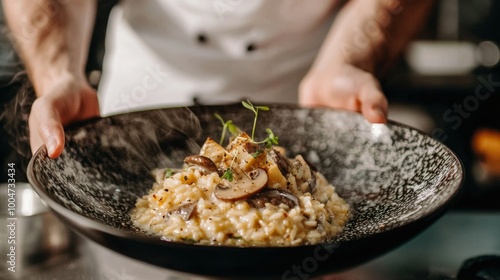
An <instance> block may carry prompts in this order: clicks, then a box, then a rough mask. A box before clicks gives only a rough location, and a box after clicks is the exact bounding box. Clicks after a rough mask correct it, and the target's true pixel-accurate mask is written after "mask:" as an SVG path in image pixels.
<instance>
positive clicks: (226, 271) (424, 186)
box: [28, 104, 463, 279]
mask: <svg viewBox="0 0 500 280" xmlns="http://www.w3.org/2000/svg"><path fill="white" fill-rule="evenodd" d="M270 107H271V110H270V111H267V112H265V111H261V113H260V114H259V119H258V125H257V126H258V129H257V131H258V132H259V133H257V136H256V138H257V139H260V138H263V137H265V131H264V130H265V128H267V127H270V128H272V130H273V131H274V133H275V134H276V135H278V136H279V142H280V145H281V146H284V147H287V149H288V152H289V153H290V155H296V154H302V155H304V156H305V158H306V159H308V160H309V161H310V162H311V163H313V164H314V165H315V166H316V167H317V168H318V169H319V171H321V172H322V173H323V174H324V175H325V176H326V177H327V178H328V179H329V180H330V182H332V183H333V185H335V186H336V188H337V191H338V192H339V194H340V196H342V197H343V198H345V199H346V200H347V201H348V203H349V204H350V205H351V207H352V218H351V219H350V221H349V222H348V224H347V225H346V228H345V230H344V231H343V232H342V233H341V234H340V235H339V236H338V237H337V238H336V239H335V240H333V241H332V242H330V243H325V244H320V245H316V246H298V247H247V248H240V247H224V246H201V245H193V244H184V243H176V242H166V241H162V240H160V238H158V237H153V236H149V235H147V234H145V233H143V232H141V231H139V230H138V229H137V228H135V227H134V226H132V224H131V221H130V217H129V212H130V210H131V209H132V208H133V207H134V204H135V202H136V199H137V198H139V197H141V196H142V195H144V194H146V193H147V192H148V190H149V189H150V188H151V187H152V184H153V181H154V179H153V177H152V176H151V175H150V171H151V170H153V169H154V168H161V167H171V166H180V165H181V163H182V160H183V159H184V157H185V156H187V155H191V154H195V153H198V152H199V147H200V145H201V144H202V143H203V142H204V140H205V139H206V137H207V136H211V137H213V138H216V139H218V137H220V135H221V124H220V122H219V121H218V120H217V119H215V117H214V113H218V114H219V115H221V116H222V117H223V118H224V119H225V120H232V121H233V122H234V123H235V124H237V125H238V126H239V127H240V128H242V129H244V130H246V131H251V126H252V122H253V113H252V112H250V111H249V110H247V109H244V108H243V107H242V106H241V104H235V105H227V106H200V107H189V108H174V109H162V110H153V111H146V112H138V113H129V114H123V115H118V116H113V117H109V118H103V119H95V120H91V121H88V122H85V123H81V124H78V125H74V126H72V127H69V128H68V129H67V134H66V148H65V151H64V152H63V154H62V155H61V156H60V157H59V158H57V159H55V160H54V159H50V158H48V156H47V152H46V148H45V147H42V148H40V149H39V150H38V151H37V152H36V154H35V155H34V157H33V158H32V160H31V162H30V165H29V168H28V176H29V180H30V183H31V184H32V185H33V187H34V188H35V190H36V191H37V192H38V194H39V195H40V196H41V197H42V198H43V199H44V200H45V201H46V202H47V204H48V206H49V207H50V208H52V209H53V210H54V211H55V212H56V213H57V215H58V216H59V217H60V218H61V219H62V220H63V221H64V222H66V223H67V224H68V225H70V226H71V227H72V228H73V229H74V230H76V231H77V232H79V233H81V234H82V235H84V236H86V237H88V238H90V239H91V240H93V241H95V242H97V243H99V244H102V245H104V246H105V247H108V248H110V249H112V250H115V251H117V252H119V253H122V254H124V255H127V256H129V257H132V258H135V259H137V260H141V261H144V262H147V263H150V264H154V265H157V266H160V267H164V268H169V269H174V270H179V271H185V272H190V273H196V274H204V275H212V276H226V277H240V276H246V277H250V278H252V277H264V276H267V277H282V278H283V279H297V278H299V279H302V278H303V277H304V276H308V275H318V274H323V273H327V272H332V271H338V270H341V269H345V268H347V267H351V266H354V265H357V264H360V263H362V262H364V261H367V260H369V259H372V258H374V257H376V256H378V255H381V254H382V253H384V252H387V251H389V250H391V249H393V248H394V247H396V246H398V245H400V244H401V243H403V242H405V241H407V240H408V239H410V238H411V237H413V236H414V235H416V234H418V233H419V232H420V231H422V230H423V229H424V228H426V227H427V226H428V225H430V224H431V223H432V222H433V221H434V220H436V219H437V218H438V217H439V216H440V215H441V214H442V213H443V212H444V211H445V210H446V209H447V208H448V207H449V206H450V202H451V201H452V200H453V198H455V197H456V196H457V193H458V192H459V189H460V185H461V183H462V178H463V170H462V166H461V163H460V161H459V159H458V158H457V157H456V156H455V155H454V154H453V153H452V152H451V151H450V150H449V149H448V148H446V147H445V146H444V145H442V144H440V143H439V142H437V141H435V140H433V139H432V138H430V137H428V136H426V135H424V134H422V133H420V132H419V131H417V130H414V129H412V128H409V127H406V126H403V125H400V124H396V123H393V122H389V123H388V124H386V125H383V124H370V123H368V122H366V121H365V120H364V119H363V118H362V117H361V116H360V115H358V114H356V113H351V112H346V111H337V110H329V109H304V108H299V107H296V106H293V105H273V106H270ZM301 274H302V275H301ZM294 277H296V278H294ZM301 277H302V278H301Z"/></svg>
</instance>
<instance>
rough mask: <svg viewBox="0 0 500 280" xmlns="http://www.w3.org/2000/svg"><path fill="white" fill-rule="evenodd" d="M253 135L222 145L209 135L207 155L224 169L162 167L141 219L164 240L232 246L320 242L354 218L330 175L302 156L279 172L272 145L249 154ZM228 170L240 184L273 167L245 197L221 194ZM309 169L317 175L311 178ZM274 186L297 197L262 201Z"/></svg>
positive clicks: (135, 216)
mask: <svg viewBox="0 0 500 280" xmlns="http://www.w3.org/2000/svg"><path fill="white" fill-rule="evenodd" d="M249 141H250V140H249V138H248V137H247V136H246V135H242V136H240V137H238V138H237V139H235V140H234V141H233V142H232V143H231V145H229V146H228V147H227V148H226V149H223V148H219V147H220V146H219V147H217V146H218V144H215V142H213V140H211V139H208V140H207V142H206V143H205V145H204V147H203V148H202V150H201V152H200V155H203V156H205V157H207V158H210V159H211V160H212V161H213V162H214V163H215V164H216V166H217V167H218V168H219V172H207V170H205V169H200V168H197V166H189V167H188V166H185V167H184V168H183V169H182V170H175V172H173V173H172V174H171V172H170V170H169V169H167V170H157V171H156V174H155V175H156V182H155V183H154V185H153V188H152V189H151V190H150V192H149V194H147V195H145V196H144V197H142V198H140V199H138V201H137V204H136V208H135V209H133V211H132V213H131V218H132V221H133V223H134V225H135V226H137V227H139V228H141V229H143V230H145V231H147V232H150V233H153V234H155V235H159V236H161V237H162V238H163V239H165V240H171V241H182V242H189V243H196V244H210V245H230V246H294V245H302V244H316V243H319V242H324V241H326V240H329V239H331V238H333V237H334V236H335V235H337V234H338V233H339V232H340V231H341V230H342V229H343V226H344V224H345V223H346V222H347V220H348V217H349V206H348V204H347V203H346V202H345V201H344V200H343V199H342V198H340V197H339V196H338V195H337V193H336V192H335V188H334V187H333V186H332V185H331V184H329V183H328V182H327V180H326V179H325V178H324V176H322V175H321V174H320V173H319V172H316V171H313V170H312V169H309V168H308V167H307V166H305V164H304V161H303V160H301V158H296V159H288V160H287V162H288V163H289V165H288V166H289V169H290V172H288V171H286V172H280V171H279V170H278V168H277V167H278V166H277V165H276V164H275V162H273V161H272V160H270V154H272V152H270V150H271V149H262V151H260V150H259V153H260V154H259V155H258V156H257V157H255V156H253V157H248V154H245V153H244V152H245V151H243V150H242V148H241V147H245V145H244V144H246V143H248V142H249ZM274 152H277V150H274ZM301 163H302V165H301ZM229 168H231V170H234V173H235V178H234V181H235V182H237V181H238V180H239V179H238V176H237V174H236V173H241V174H247V173H245V172H248V171H249V170H255V169H256V168H262V170H265V171H266V172H267V178H268V179H267V183H266V186H265V187H264V188H263V189H261V190H260V191H259V192H257V193H254V194H250V195H247V194H245V197H242V198H237V199H232V198H231V199H221V198H220V197H221V196H222V195H217V194H218V193H217V192H218V191H220V192H222V191H226V190H225V189H220V188H221V185H224V184H230V183H228V182H227V178H226V179H221V177H223V176H221V173H222V172H221V171H220V170H228V169H229ZM308 170H309V171H310V173H311V175H309V177H308V178H306V177H307V173H306V172H308ZM282 173H288V174H282ZM312 173H314V174H312ZM165 175H166V176H165ZM306 179H307V180H306ZM312 179H313V182H312V183H313V184H311V180H312ZM218 188H219V189H218ZM272 191H279V192H280V194H286V195H285V197H294V199H291V200H289V199H284V198H283V197H281V196H279V197H280V199H283V200H282V201H281V200H279V201H278V202H276V201H274V202H271V201H270V200H264V201H263V202H262V201H260V202H261V204H259V205H256V203H255V201H258V200H255V199H254V198H255V197H257V196H259V193H260V195H263V196H264V197H266V195H268V194H269V193H271V192H272ZM295 198H296V200H295ZM292 201H295V202H298V204H294V203H293V202H292ZM280 202H281V203H280ZM284 202H286V203H284Z"/></svg>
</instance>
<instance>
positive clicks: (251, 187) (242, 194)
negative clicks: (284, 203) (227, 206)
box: [214, 169, 267, 200]
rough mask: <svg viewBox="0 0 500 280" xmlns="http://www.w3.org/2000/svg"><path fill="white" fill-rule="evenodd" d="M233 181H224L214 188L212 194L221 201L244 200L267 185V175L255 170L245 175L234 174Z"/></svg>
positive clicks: (260, 170) (261, 170) (264, 172)
mask: <svg viewBox="0 0 500 280" xmlns="http://www.w3.org/2000/svg"><path fill="white" fill-rule="evenodd" d="M234 178H235V179H234V180H233V181H232V182H229V181H228V180H226V179H223V180H222V183H221V184H219V185H217V187H215V191H214V194H215V196H216V197H217V198H219V199H223V200H237V199H243V198H246V197H248V196H250V195H252V194H254V193H256V192H258V191H260V190H261V189H262V188H264V187H265V186H266V184H267V174H266V171H264V170H263V169H255V170H252V171H251V172H249V173H248V174H245V173H243V172H242V174H236V175H235V176H234Z"/></svg>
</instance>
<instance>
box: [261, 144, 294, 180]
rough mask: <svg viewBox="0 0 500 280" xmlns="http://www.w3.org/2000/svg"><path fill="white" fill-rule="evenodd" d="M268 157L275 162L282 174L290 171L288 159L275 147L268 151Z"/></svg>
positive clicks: (284, 174)
mask: <svg viewBox="0 0 500 280" xmlns="http://www.w3.org/2000/svg"><path fill="white" fill-rule="evenodd" d="M267 154H268V155H269V158H270V159H271V160H272V161H274V163H276V165H277V166H278V168H279V169H280V172H281V174H283V176H286V175H288V173H289V172H290V164H289V162H288V159H286V158H285V156H283V154H281V153H280V152H278V151H276V150H275V149H272V150H270V151H269V152H268V153H267Z"/></svg>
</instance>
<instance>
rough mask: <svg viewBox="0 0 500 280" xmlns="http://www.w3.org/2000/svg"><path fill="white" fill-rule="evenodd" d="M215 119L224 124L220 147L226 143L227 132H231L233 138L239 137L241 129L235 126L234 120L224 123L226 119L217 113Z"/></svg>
mask: <svg viewBox="0 0 500 280" xmlns="http://www.w3.org/2000/svg"><path fill="white" fill-rule="evenodd" d="M214 115H215V117H216V118H217V119H218V120H219V121H220V122H221V124H222V135H221V137H220V141H219V145H222V143H223V142H224V138H225V137H226V130H228V131H229V133H231V134H232V135H233V136H236V135H238V133H240V129H239V128H238V127H237V126H236V125H235V124H233V121H232V120H228V121H224V119H223V118H222V117H221V116H220V115H219V114H217V113H215V114H214Z"/></svg>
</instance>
